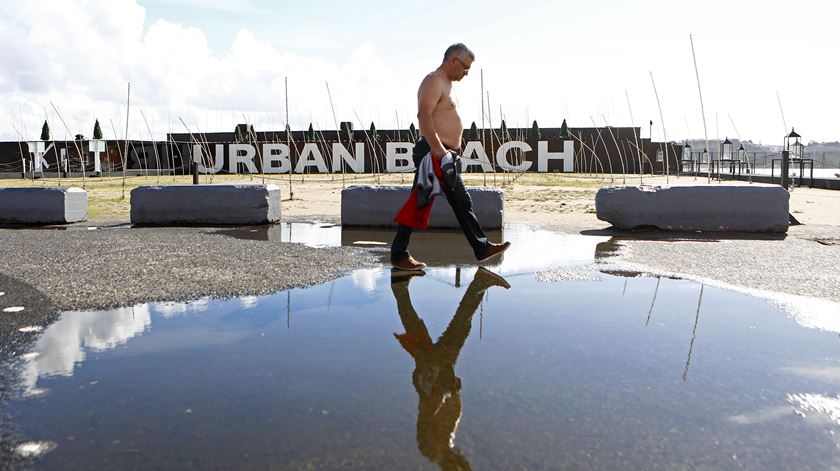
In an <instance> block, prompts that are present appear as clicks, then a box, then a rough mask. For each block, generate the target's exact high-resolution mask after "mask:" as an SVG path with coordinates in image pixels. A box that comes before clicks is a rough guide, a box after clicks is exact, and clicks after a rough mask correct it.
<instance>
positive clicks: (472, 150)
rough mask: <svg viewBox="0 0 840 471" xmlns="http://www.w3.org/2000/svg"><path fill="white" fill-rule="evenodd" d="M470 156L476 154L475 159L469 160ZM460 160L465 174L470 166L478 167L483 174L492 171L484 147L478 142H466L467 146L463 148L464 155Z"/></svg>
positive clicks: (491, 165)
mask: <svg viewBox="0 0 840 471" xmlns="http://www.w3.org/2000/svg"><path fill="white" fill-rule="evenodd" d="M472 154H476V158H474V159H473V158H471V157H470V156H471V155H472ZM461 158H462V159H463V162H464V171H465V172H466V171H467V168H468V167H469V166H470V165H478V166H479V167H481V169H482V170H484V171H485V172H492V171H493V164H491V163H490V158H489V157H487V151H485V150H484V146H483V145H481V142H479V141H469V142H467V146H466V147H464V155H462V156H461Z"/></svg>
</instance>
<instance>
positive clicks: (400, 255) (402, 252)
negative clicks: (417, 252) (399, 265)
mask: <svg viewBox="0 0 840 471" xmlns="http://www.w3.org/2000/svg"><path fill="white" fill-rule="evenodd" d="M413 231H414V230H413V229H412V228H410V227H408V226H404V225H402V224H397V233H396V235H394V241H393V242H391V262H392V263H393V262H399V261H400V260H404V259H406V258H408V256H409V254H408V243H409V242H410V241H411V233H412V232H413Z"/></svg>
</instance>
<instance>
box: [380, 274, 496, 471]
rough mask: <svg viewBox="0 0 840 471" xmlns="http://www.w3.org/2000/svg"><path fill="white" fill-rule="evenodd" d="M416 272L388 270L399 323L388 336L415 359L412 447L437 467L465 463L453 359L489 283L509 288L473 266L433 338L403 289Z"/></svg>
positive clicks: (456, 466) (460, 466) (458, 466)
mask: <svg viewBox="0 0 840 471" xmlns="http://www.w3.org/2000/svg"><path fill="white" fill-rule="evenodd" d="M421 274H422V272H404V271H403V272H398V271H394V272H392V275H391V291H392V292H393V293H394V298H396V300H397V309H398V311H399V315H400V320H401V321H402V323H403V327H405V333H404V334H394V337H396V338H397V341H399V343H400V345H402V347H403V348H404V349H405V351H407V352H408V353H409V354H411V356H412V357H413V358H414V362H415V367H414V373H413V374H412V381H413V382H414V389H415V390H417V395H418V396H419V404H418V406H417V447H418V448H419V449H420V453H422V454H423V455H424V456H426V457H427V458H429V459H430V460H432V461H434V462H435V463H437V464H438V465H439V466H440V467H441V469H444V470H455V469H470V464H469V462H468V461H467V459H466V458H465V457H464V455H463V454H462V453H461V450H459V449H458V448H457V447H455V445H454V442H455V431H456V430H457V428H458V421H459V420H460V418H461V379H460V378H458V377H457V376H455V362H456V361H457V360H458V354H460V353H461V348H462V347H463V346H464V343H465V342H466V340H467V336H468V335H469V334H470V327H471V325H472V316H473V314H474V313H475V311H476V309H477V308H478V306H479V304H480V303H481V299H482V297H483V296H484V292H485V291H486V290H487V289H488V288H490V287H492V286H501V287H503V288H505V289H509V288H510V285H509V284H508V283H507V281H505V279H504V278H502V277H501V276H499V275H497V274H495V273H493V272H491V271H490V270H487V269H485V268H483V267H482V268H479V269H478V271H477V272H476V274H475V277H474V278H473V280H472V282H471V283H470V285H469V287H468V288H467V292H466V293H464V297H463V298H462V299H461V303H460V304H459V305H458V309H457V310H456V311H455V315H454V316H453V317H452V320H451V321H450V322H449V325H448V326H447V327H446V330H445V331H444V332H443V334H441V336H440V338H438V340H437V342H434V343H433V342H432V339H431V337H430V336H429V331H428V329H426V324H425V323H424V322H423V320H422V319H420V317H419V316H418V315H417V311H415V310H414V307H413V306H412V305H411V298H410V297H409V294H408V283H409V281H411V278H412V277H413V276H416V275H421Z"/></svg>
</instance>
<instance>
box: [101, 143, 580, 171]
mask: <svg viewBox="0 0 840 471" xmlns="http://www.w3.org/2000/svg"><path fill="white" fill-rule="evenodd" d="M103 144H104V143H103ZM413 149H414V144H413V143H410V142H386V143H385V149H384V151H385V152H384V154H385V155H384V161H385V162H384V164H385V165H384V169H385V172H386V173H398V172H413V171H414V162H413V161H412V159H411V152H412V150H413ZM225 150H227V153H225ZM327 150H329V151H330V152H327ZM369 150H370V149H369V148H368V147H367V146H365V144H364V143H360V142H357V143H355V145H354V146H353V149H352V150H350V149H348V148H347V146H345V145H344V144H342V143H338V142H334V143H332V145H331V147H327V146H326V145H319V144H316V143H311V142H310V143H306V144H303V145H302V146H301V147H293V148H290V147H289V146H288V145H287V144H277V143H266V144H262V145H261V146H260V147H256V146H254V145H252V144H227V145H225V144H214V145H213V148H212V149H211V146H210V144H194V145H193V151H192V160H193V162H195V163H196V164H198V170H199V172H201V173H218V172H221V171H222V170H223V169H225V163H226V162H227V168H226V170H227V172H228V173H259V172H263V173H288V172H289V171H293V172H294V173H304V172H313V171H317V172H319V173H330V172H341V171H348V172H355V173H364V172H369V171H372V170H374V169H372V168H365V165H366V162H367V159H366V158H365V157H366V153H367V152H369ZM293 154H294V155H293ZM325 154H326V157H325ZM463 154H464V155H463V159H464V168H465V169H466V168H468V167H469V166H478V167H481V169H482V170H484V171H487V172H492V171H493V169H494V168H495V167H499V168H501V169H503V170H507V171H517V172H526V171H529V170H533V168H534V164H535V163H536V171H538V172H552V171H554V172H556V171H563V172H573V171H574V143H573V142H572V141H563V151H562V152H549V150H548V141H538V142H537V149H536V155H534V149H533V147H531V145H530V144H528V143H527V142H524V141H508V142H505V143H503V144H501V145H500V146H498V148H497V149H496V151H495V155H493V156H492V160H491V158H490V156H488V155H487V150H486V149H485V148H484V146H483V145H482V143H481V142H478V141H470V142H467V145H466V147H465V148H464V152H463ZM225 157H227V158H225ZM370 157H372V158H374V159H375V158H376V157H377V155H376V154H373V155H371V156H370ZM560 163H562V166H561V165H560ZM374 168H377V167H374Z"/></svg>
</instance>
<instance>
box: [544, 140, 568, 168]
mask: <svg viewBox="0 0 840 471" xmlns="http://www.w3.org/2000/svg"><path fill="white" fill-rule="evenodd" d="M574 155H575V143H574V141H563V152H549V151H548V141H540V142H538V143H537V171H538V172H547V171H548V161H549V160H557V159H560V160H562V161H563V171H564V172H574V171H575V159H574Z"/></svg>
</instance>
